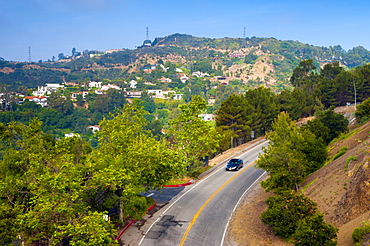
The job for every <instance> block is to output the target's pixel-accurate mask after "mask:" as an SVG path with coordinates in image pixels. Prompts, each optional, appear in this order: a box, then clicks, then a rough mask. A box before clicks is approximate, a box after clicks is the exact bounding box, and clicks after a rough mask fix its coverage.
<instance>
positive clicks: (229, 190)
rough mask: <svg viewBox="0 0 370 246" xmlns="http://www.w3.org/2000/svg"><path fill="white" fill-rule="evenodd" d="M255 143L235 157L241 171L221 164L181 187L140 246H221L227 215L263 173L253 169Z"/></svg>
mask: <svg viewBox="0 0 370 246" xmlns="http://www.w3.org/2000/svg"><path fill="white" fill-rule="evenodd" d="M262 146H267V142H264V143H262V144H259V145H257V146H255V147H253V148H251V149H250V150H248V151H246V152H244V153H243V154H241V155H239V156H237V157H236V158H240V159H243V160H244V168H242V169H240V170H239V171H237V172H227V171H225V168H224V165H223V166H221V167H219V168H218V169H217V170H215V171H213V172H212V173H211V174H209V175H208V176H207V177H204V178H203V179H201V180H199V181H198V182H197V183H195V184H194V185H191V186H187V187H185V188H184V189H183V190H182V191H181V192H180V193H179V194H178V195H177V198H176V199H174V200H173V201H172V202H170V203H169V204H168V205H167V206H166V207H164V208H163V209H162V210H161V211H159V213H160V215H159V217H158V218H157V219H156V220H155V221H154V222H153V223H152V224H151V225H146V226H147V227H148V226H149V227H148V228H147V229H146V231H145V232H143V233H144V235H143V237H142V239H141V241H140V242H139V245H140V246H152V245H155V246H167V245H168V246H174V245H179V246H182V245H187V246H190V245H191V246H198V245H207V246H209V245H222V242H223V237H224V233H225V230H226V226H227V224H228V221H229V219H230V216H231V214H232V212H233V210H234V208H235V206H236V204H237V203H238V201H239V199H240V197H241V196H242V195H243V194H244V192H245V191H246V190H247V189H248V188H249V187H250V186H251V185H252V184H254V183H255V181H256V180H258V179H259V178H260V177H261V176H262V174H263V173H264V171H263V170H261V169H256V168H255V167H254V162H255V160H256V159H257V158H258V155H259V153H261V149H262Z"/></svg>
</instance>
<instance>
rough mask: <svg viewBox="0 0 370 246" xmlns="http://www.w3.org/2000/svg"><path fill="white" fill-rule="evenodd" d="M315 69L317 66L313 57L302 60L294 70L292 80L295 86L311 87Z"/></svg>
mask: <svg viewBox="0 0 370 246" xmlns="http://www.w3.org/2000/svg"><path fill="white" fill-rule="evenodd" d="M315 69H316V66H315V65H314V62H313V60H312V59H307V60H304V61H301V62H300V63H299V65H298V66H297V67H296V68H295V69H294V70H293V74H292V77H291V78H290V82H291V83H292V85H293V86H295V87H298V88H306V89H307V88H311V87H312V83H311V76H312V75H313V74H314V71H315Z"/></svg>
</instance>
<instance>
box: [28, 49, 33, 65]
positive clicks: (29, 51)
mask: <svg viewBox="0 0 370 246" xmlns="http://www.w3.org/2000/svg"><path fill="white" fill-rule="evenodd" d="M31 60H32V59H31V46H28V61H29V62H31Z"/></svg>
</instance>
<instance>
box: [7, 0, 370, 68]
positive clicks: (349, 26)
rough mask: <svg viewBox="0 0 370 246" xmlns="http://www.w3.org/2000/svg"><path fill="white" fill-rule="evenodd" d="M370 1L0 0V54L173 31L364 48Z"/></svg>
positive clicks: (14, 55)
mask: <svg viewBox="0 0 370 246" xmlns="http://www.w3.org/2000/svg"><path fill="white" fill-rule="evenodd" d="M369 7H370V1H365V0H363V1H358V0H352V1H342V0H336V1H334V0H328V1H326V0H320V1H316V0H311V1H297V0H285V1H284V0H282V1H276V0H254V1H252V0H228V1H220V0H214V1H210V0H187V1H173V0H172V1H170V0H157V1H153V0H151V1H149V0H0V57H3V58H4V59H6V60H11V61H27V60H28V56H29V54H28V47H29V46H30V47H31V58H32V61H38V60H43V61H45V60H48V59H51V57H52V56H55V57H58V54H59V53H64V54H66V55H70V54H71V51H72V48H74V47H75V48H76V49H77V51H84V50H100V51H104V50H107V49H119V48H129V49H133V48H135V46H139V45H141V44H142V42H143V41H144V40H145V39H146V27H149V39H151V40H154V38H155V37H164V36H168V35H170V34H174V33H181V34H190V35H193V36H197V37H209V38H223V37H236V38H238V37H243V29H244V27H245V28H246V36H247V37H251V36H256V37H274V38H277V39H279V40H297V41H300V42H302V43H308V44H312V45H315V46H334V45H340V46H342V48H344V49H345V50H348V49H351V48H353V47H355V46H359V45H361V46H364V47H365V48H366V49H368V50H370V35H369V33H368V31H369V27H370V15H369V14H368V11H369V10H370V8H369Z"/></svg>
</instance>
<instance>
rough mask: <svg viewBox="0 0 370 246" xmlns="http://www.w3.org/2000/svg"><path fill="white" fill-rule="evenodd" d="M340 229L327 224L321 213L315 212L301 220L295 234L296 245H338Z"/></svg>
mask: <svg viewBox="0 0 370 246" xmlns="http://www.w3.org/2000/svg"><path fill="white" fill-rule="evenodd" d="M337 232H338V229H337V228H335V227H334V226H332V225H330V224H327V223H326V222H325V221H324V218H323V216H322V215H321V214H314V215H313V216H310V217H307V218H306V219H303V220H301V221H299V223H298V227H297V229H296V231H295V233H294V235H293V241H294V245H296V246H332V245H336V244H337V241H336V240H335V239H336V238H337Z"/></svg>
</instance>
